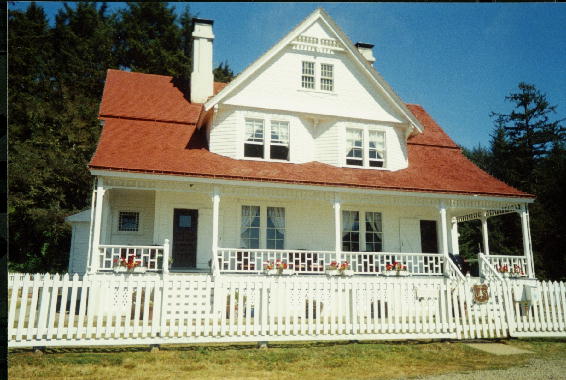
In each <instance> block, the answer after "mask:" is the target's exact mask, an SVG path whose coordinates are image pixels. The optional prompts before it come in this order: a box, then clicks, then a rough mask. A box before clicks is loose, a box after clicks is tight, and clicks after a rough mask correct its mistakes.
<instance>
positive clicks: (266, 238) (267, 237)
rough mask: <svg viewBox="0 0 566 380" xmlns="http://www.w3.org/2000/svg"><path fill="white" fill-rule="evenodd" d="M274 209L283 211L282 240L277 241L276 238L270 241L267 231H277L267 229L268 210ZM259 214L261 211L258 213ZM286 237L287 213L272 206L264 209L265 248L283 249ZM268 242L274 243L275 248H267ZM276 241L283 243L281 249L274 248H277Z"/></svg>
mask: <svg viewBox="0 0 566 380" xmlns="http://www.w3.org/2000/svg"><path fill="white" fill-rule="evenodd" d="M274 208H280V209H283V226H284V227H283V239H277V237H275V238H273V239H270V238H269V233H268V231H269V230H278V229H276V228H271V227H269V209H274ZM260 213H261V211H260ZM286 235H287V212H286V211H285V207H274V206H266V207H265V248H266V249H285V243H286V240H287V239H286ZM270 241H274V242H275V248H270V247H269V242H270ZM278 241H282V242H283V246H282V247H281V248H276V247H277V242H278Z"/></svg>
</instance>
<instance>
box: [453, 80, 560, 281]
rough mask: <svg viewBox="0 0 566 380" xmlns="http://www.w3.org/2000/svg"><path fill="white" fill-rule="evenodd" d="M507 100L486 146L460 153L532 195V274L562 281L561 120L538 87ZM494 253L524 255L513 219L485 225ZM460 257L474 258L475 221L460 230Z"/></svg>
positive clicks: (477, 235)
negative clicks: (506, 105) (507, 104)
mask: <svg viewBox="0 0 566 380" xmlns="http://www.w3.org/2000/svg"><path fill="white" fill-rule="evenodd" d="M505 99H506V100H507V101H508V102H509V103H510V104H511V105H512V109H511V110H510V111H509V112H508V113H498V112H492V113H491V117H492V118H493V121H494V126H493V131H492V133H491V140H490V143H489V146H488V147H481V146H477V147H475V148H473V149H464V153H465V154H466V156H467V157H468V158H469V159H470V160H472V161H473V162H474V163H475V164H476V165H478V166H479V167H481V168H482V169H483V170H485V171H487V172H488V173H490V174H491V175H493V176H494V177H496V178H498V179H500V180H502V181H504V182H506V183H507V184H509V185H511V186H513V187H515V188H517V189H519V190H522V191H524V192H527V193H530V194H534V195H535V196H536V199H535V201H534V203H532V204H531V205H529V214H530V227H531V236H532V248H533V252H534V262H535V273H536V274H537V276H538V277H542V278H546V279H552V280H566V223H564V219H562V218H564V217H566V200H565V199H564V196H565V195H566V192H565V190H566V150H565V138H566V134H565V129H564V125H563V124H562V122H563V121H564V119H556V117H555V114H556V108H557V106H556V105H551V104H550V102H549V100H548V99H547V95H546V94H544V93H542V92H541V91H540V90H538V89H537V88H536V86H534V85H532V84H529V83H524V82H521V83H519V85H518V88H517V89H516V90H513V92H511V93H510V94H509V95H508V96H506V97H505ZM488 228H489V246H490V251H491V252H492V253H493V254H504V255H505V254H510V255H522V254H523V244H522V233H521V225H520V220H519V217H518V216H517V214H508V215H501V216H497V217H492V218H490V219H489V221H488ZM460 235H461V236H460V241H461V247H460V248H461V254H462V255H464V256H467V257H475V255H476V254H477V252H478V250H479V249H481V248H479V247H478V245H479V244H480V243H479V242H480V241H481V226H480V223H479V222H478V221H476V222H473V223H472V222H467V223H464V224H463V225H462V227H461V228H460Z"/></svg>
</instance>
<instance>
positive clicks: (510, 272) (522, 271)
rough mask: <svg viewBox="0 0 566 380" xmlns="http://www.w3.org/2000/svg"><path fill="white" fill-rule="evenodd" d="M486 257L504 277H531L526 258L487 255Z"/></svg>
mask: <svg viewBox="0 0 566 380" xmlns="http://www.w3.org/2000/svg"><path fill="white" fill-rule="evenodd" d="M484 257H485V259H486V260H487V261H488V262H489V263H490V264H491V265H492V266H493V268H495V270H497V271H498V272H499V273H501V274H502V275H503V276H504V277H507V276H509V277H511V278H520V277H523V278H524V277H528V276H529V271H528V262H527V258H526V257H525V256H508V255H485V256H484ZM506 273H507V274H506Z"/></svg>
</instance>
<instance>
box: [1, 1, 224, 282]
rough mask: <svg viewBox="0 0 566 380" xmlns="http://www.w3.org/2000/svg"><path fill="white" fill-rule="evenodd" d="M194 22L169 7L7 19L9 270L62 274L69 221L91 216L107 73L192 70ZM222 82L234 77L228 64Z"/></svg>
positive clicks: (92, 6)
mask: <svg viewBox="0 0 566 380" xmlns="http://www.w3.org/2000/svg"><path fill="white" fill-rule="evenodd" d="M191 19H192V15H191V13H190V11H189V9H188V8H186V9H185V10H184V11H183V12H182V13H181V14H180V15H177V14H176V13H175V11H174V8H173V7H171V6H170V5H168V4H167V3H144V2H132V3H128V4H127V6H126V8H124V9H121V10H118V11H115V12H109V10H108V7H107V5H106V4H105V3H102V4H101V3H92V2H77V3H75V7H71V6H69V5H68V4H64V5H63V7H62V8H61V9H60V10H59V11H58V13H57V14H56V16H55V20H54V23H53V24H52V25H50V24H49V22H48V19H47V16H46V13H45V10H44V9H43V7H42V6H41V5H38V4H36V3H30V5H29V6H28V7H27V9H26V10H25V11H20V10H10V12H9V15H8V26H9V29H8V43H9V49H10V54H9V61H8V70H9V79H8V90H9V93H8V102H9V103H8V110H9V115H10V118H9V136H8V143H9V148H8V149H9V161H8V165H9V179H8V181H9V182H8V183H9V184H8V187H9V201H8V218H9V236H10V238H9V250H10V256H9V261H10V269H11V270H18V271H26V272H45V271H51V272H54V271H60V272H61V271H65V270H66V269H67V263H68V253H69V247H70V241H71V232H70V226H69V225H68V224H67V223H65V221H64V218H65V216H68V215H70V214H72V213H74V212H78V211H80V210H83V209H85V208H87V207H89V206H90V194H91V191H92V186H93V179H92V176H91V175H90V174H89V172H88V170H87V163H88V162H89V161H90V158H91V157H92V154H93V153H94V149H95V147H96V142H97V140H98V136H99V133H100V130H101V127H100V125H99V122H98V120H97V114H98V107H99V104H100V99H101V97H102V90H103V88H104V80H105V77H106V71H107V69H109V68H115V69H122V70H131V71H136V72H142V73H152V74H162V75H171V76H174V77H176V78H179V79H180V80H181V81H183V80H184V81H188V78H190V73H191V70H192V61H191V50H192V44H191V33H192V25H191ZM214 73H215V79H216V80H217V81H223V82H227V81H230V80H231V79H232V77H233V76H234V73H233V72H232V70H231V69H230V67H229V65H228V63H227V62H224V63H222V64H221V65H220V66H219V67H216V68H215V69H214Z"/></svg>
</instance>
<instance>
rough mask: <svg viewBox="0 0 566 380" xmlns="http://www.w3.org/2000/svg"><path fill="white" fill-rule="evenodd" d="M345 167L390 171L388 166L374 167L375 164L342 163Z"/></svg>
mask: <svg viewBox="0 0 566 380" xmlns="http://www.w3.org/2000/svg"><path fill="white" fill-rule="evenodd" d="M342 167H343V168H350V169H371V170H386V171H390V170H389V169H388V168H386V167H381V168H378V167H374V166H357V165H342Z"/></svg>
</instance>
